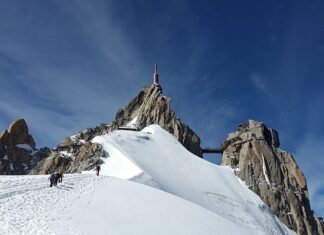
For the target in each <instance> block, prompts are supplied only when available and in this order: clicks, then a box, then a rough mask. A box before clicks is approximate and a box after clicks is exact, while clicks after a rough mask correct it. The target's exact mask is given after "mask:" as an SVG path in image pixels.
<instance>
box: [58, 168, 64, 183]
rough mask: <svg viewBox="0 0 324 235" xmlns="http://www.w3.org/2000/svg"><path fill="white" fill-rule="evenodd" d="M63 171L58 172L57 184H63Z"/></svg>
mask: <svg viewBox="0 0 324 235" xmlns="http://www.w3.org/2000/svg"><path fill="white" fill-rule="evenodd" d="M63 173H64V171H63V169H61V170H59V172H58V183H62V182H63Z"/></svg>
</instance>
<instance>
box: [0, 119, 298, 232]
mask: <svg viewBox="0 0 324 235" xmlns="http://www.w3.org/2000/svg"><path fill="white" fill-rule="evenodd" d="M93 142H96V143H100V144H102V145H103V147H104V149H105V150H106V151H107V152H108V153H109V157H108V158H107V159H106V160H105V164H104V165H102V172H101V173H102V174H101V176H99V177H97V176H95V175H94V173H93V172H92V171H90V172H86V173H88V174H74V175H67V176H66V177H65V178H64V182H63V184H60V185H59V186H58V187H54V188H49V187H48V183H47V176H1V177H0V234H141V235H142V234H171V235H173V234H186V235H187V234H199V235H200V234H206V235H207V234H208V235H209V234H294V233H293V232H291V231H290V230H288V229H287V228H286V227H285V226H284V225H283V224H282V223H281V222H280V221H279V220H278V219H277V218H276V217H275V216H274V215H273V214H272V212H271V210H270V209H269V208H268V207H267V206H266V205H265V204H264V203H263V202H262V201H261V200H260V199H259V197H258V196H257V195H255V194H254V193H253V192H251V191H250V190H248V189H247V187H246V186H245V185H244V184H242V183H241V182H239V180H238V179H237V178H236V177H235V176H234V175H233V173H232V170H231V169H230V168H227V167H220V166H216V165H213V164H211V163H209V162H206V161H204V160H202V159H199V158H197V157H196V156H194V155H192V154H191V153H189V152H188V151H187V150H186V149H185V148H183V147H182V145H181V144H179V142H178V141H177V140H176V139H175V138H174V137H173V136H172V135H170V134H169V133H167V132H166V131H164V130H163V129H162V128H160V127H159V126H156V125H153V126H150V127H147V128H145V129H144V130H143V131H141V132H134V131H115V132H113V133H110V134H107V135H104V136H99V137H96V138H95V139H93ZM111 176H115V177H118V178H122V179H118V178H115V177H111ZM124 179H130V180H124ZM138 182H139V183H138Z"/></svg>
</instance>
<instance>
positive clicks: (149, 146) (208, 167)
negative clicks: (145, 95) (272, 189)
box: [93, 125, 294, 234]
mask: <svg viewBox="0 0 324 235" xmlns="http://www.w3.org/2000/svg"><path fill="white" fill-rule="evenodd" d="M93 142H96V143H99V144H102V145H103V147H104V149H105V150H106V151H107V152H108V153H109V155H110V157H112V158H118V157H121V155H122V156H123V157H126V158H127V159H129V160H130V161H131V163H132V165H133V166H134V167H138V169H141V171H143V172H142V174H144V175H146V177H149V178H151V179H153V181H154V182H155V185H158V186H159V187H158V188H160V189H162V190H164V191H165V192H168V193H171V194H173V195H176V196H178V197H180V198H183V199H186V200H188V201H190V202H192V203H194V204H197V205H199V206H202V207H204V208H206V209H208V210H209V211H211V212H213V213H214V214H216V215H219V216H221V217H222V218H224V219H226V220H227V221H228V222H232V223H237V224H240V226H241V228H242V229H243V228H244V229H247V230H248V231H249V233H248V234H294V232H292V231H290V230H289V229H287V227H286V226H285V225H283V224H282V223H281V222H280V221H279V220H278V218H277V217H276V216H274V215H273V213H272V211H271V210H270V209H269V208H268V207H267V206H266V205H265V204H264V203H263V202H262V201H261V199H260V198H259V197H258V196H257V195H256V194H254V193H253V192H252V191H250V190H249V189H248V188H247V187H246V186H245V185H243V184H241V183H240V182H239V180H238V179H237V178H236V177H235V175H234V174H233V172H232V170H231V169H230V168H229V167H221V166H216V165H214V164H211V163H209V162H207V161H205V160H202V159H200V158H197V157H196V156H195V155H193V154H191V153H190V152H189V151H187V150H186V149H185V148H184V147H183V146H182V145H181V144H180V143H179V142H178V141H177V140H176V139H175V138H174V137H173V136H172V135H171V134H169V133H168V132H166V131H164V130H163V129H162V128H161V127H160V126H158V125H152V126H149V127H147V128H145V129H143V130H142V131H141V132H133V131H125V130H120V131H115V132H113V133H110V134H107V135H103V136H98V137H96V138H94V139H93ZM112 147H113V148H115V149H118V150H119V151H118V155H115V154H114V152H113V151H111V148H112ZM108 159H109V158H108ZM106 167H107V166H106V165H105V164H104V165H103V168H106ZM103 173H104V172H103ZM105 173H106V174H108V175H109V174H110V172H109V171H106V172H105ZM131 175H132V174H131ZM115 176H117V177H118V175H115ZM134 176H135V174H133V177H134ZM133 179H134V181H136V180H137V178H136V177H135V178H133ZM140 182H141V181H140ZM144 183H145V182H144Z"/></svg>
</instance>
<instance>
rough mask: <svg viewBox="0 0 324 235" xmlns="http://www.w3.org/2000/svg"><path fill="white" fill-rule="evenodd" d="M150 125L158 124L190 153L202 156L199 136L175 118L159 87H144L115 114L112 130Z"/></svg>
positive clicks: (169, 100) (169, 103)
mask: <svg viewBox="0 0 324 235" xmlns="http://www.w3.org/2000/svg"><path fill="white" fill-rule="evenodd" d="M151 124H159V125H160V126H162V128H164V129H165V130H166V131H168V132H170V133H171V134H173V135H174V136H175V137H176V138H177V139H178V140H179V142H180V143H182V145H183V146H184V147H185V148H187V149H188V150H189V151H190V152H192V153H193V154H196V155H197V156H200V157H201V156H202V151H201V148H200V138H199V136H198V135H197V134H196V133H195V132H194V131H193V130H192V129H191V128H190V127H189V126H187V125H186V124H185V123H183V122H182V121H181V120H180V118H178V117H177V116H176V114H175V112H174V111H173V110H172V109H171V98H170V97H166V96H164V95H162V88H161V87H160V86H159V85H152V86H151V87H144V88H143V90H142V91H141V92H140V93H139V94H138V95H137V96H136V97H135V98H134V99H133V100H131V101H130V102H129V103H128V105H127V106H126V107H125V108H123V109H120V110H119V111H118V112H117V114H116V118H115V121H114V122H113V124H112V128H113V129H117V128H118V127H120V126H127V125H128V126H133V127H137V128H139V129H143V128H144V127H146V126H149V125H151Z"/></svg>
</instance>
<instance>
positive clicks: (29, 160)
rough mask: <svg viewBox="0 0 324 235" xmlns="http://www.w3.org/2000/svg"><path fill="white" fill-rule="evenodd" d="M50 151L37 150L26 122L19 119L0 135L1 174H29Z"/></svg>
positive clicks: (44, 149) (45, 149)
mask: <svg viewBox="0 0 324 235" xmlns="http://www.w3.org/2000/svg"><path fill="white" fill-rule="evenodd" d="M48 151H49V149H47V148H43V149H40V150H36V145H35V141H34V139H33V137H32V136H31V135H30V134H29V130H28V126H27V124H26V121H25V120H24V119H18V120H16V121H15V122H13V123H12V124H11V125H10V127H9V128H8V129H7V130H5V131H3V132H2V133H0V174H1V175H13V174H14V175H21V174H27V173H28V172H29V171H30V169H31V168H33V167H34V166H35V165H36V164H37V163H38V161H40V159H42V158H44V157H46V156H47V154H48Z"/></svg>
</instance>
